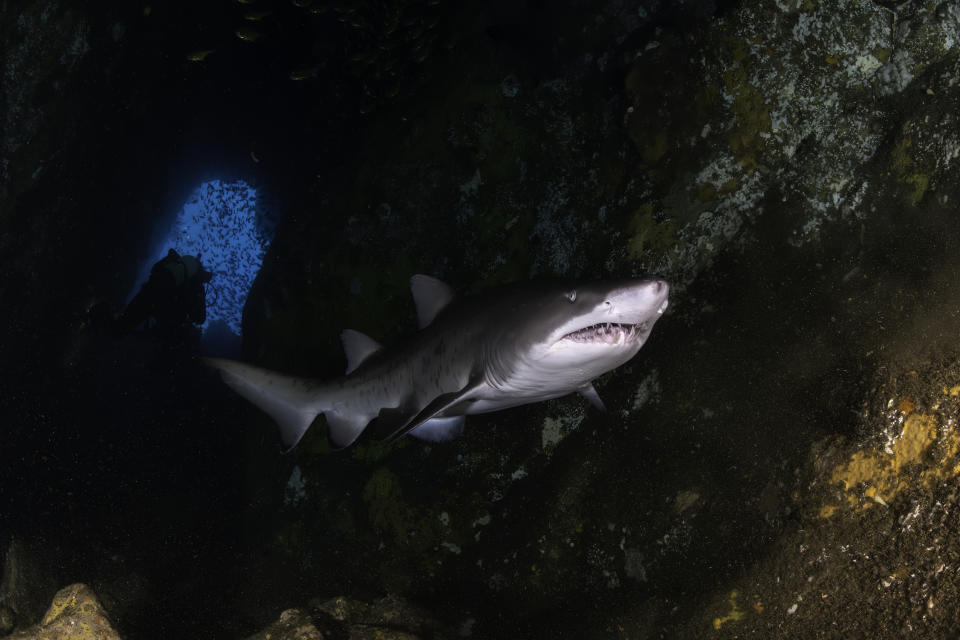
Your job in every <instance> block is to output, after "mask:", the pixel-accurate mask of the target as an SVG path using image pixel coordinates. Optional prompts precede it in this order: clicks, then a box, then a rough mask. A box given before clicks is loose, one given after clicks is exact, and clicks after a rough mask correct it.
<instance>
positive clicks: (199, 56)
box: [186, 49, 216, 62]
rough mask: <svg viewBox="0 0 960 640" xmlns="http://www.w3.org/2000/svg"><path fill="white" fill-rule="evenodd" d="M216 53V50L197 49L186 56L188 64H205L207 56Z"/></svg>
mask: <svg viewBox="0 0 960 640" xmlns="http://www.w3.org/2000/svg"><path fill="white" fill-rule="evenodd" d="M214 51H216V49H197V50H196V51H191V52H190V53H188V54H187V55H186V59H187V62H203V61H204V60H206V59H207V56H208V55H210V54H211V53H213V52H214Z"/></svg>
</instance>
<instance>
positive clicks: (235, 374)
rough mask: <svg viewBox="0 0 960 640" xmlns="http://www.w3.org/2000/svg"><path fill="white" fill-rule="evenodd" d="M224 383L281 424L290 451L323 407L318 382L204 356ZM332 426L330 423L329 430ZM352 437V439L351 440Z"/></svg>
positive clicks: (285, 448) (282, 438) (283, 439)
mask: <svg viewBox="0 0 960 640" xmlns="http://www.w3.org/2000/svg"><path fill="white" fill-rule="evenodd" d="M204 361H205V362H206V363H207V364H208V365H210V366H211V367H213V368H214V369H217V370H218V371H219V372H220V376H221V377H222V378H223V381H224V382H226V383H227V385H228V386H229V387H230V388H231V389H233V390H234V391H236V392H237V393H239V394H240V395H241V396H243V397H244V398H246V399H247V400H249V401H250V402H252V403H253V404H255V405H257V406H258V407H260V409H262V410H263V411H265V412H266V413H268V414H269V415H270V417H271V418H273V419H274V421H276V423H277V424H278V425H279V426H280V442H281V443H282V444H283V449H284V451H289V450H290V449H292V448H293V447H295V446H296V444H297V443H298V442H300V438H302V437H303V434H304V433H306V431H307V429H308V428H309V427H310V424H311V423H312V422H313V420H314V418H316V417H317V414H318V413H320V412H321V411H323V409H324V408H325V407H324V406H323V400H322V394H321V393H320V385H319V384H318V383H317V382H315V381H313V380H309V379H306V378H297V377H294V376H287V375H283V374H280V373H275V372H273V371H268V370H267V369H262V368H260V367H254V366H252V365H249V364H243V363H242V362H236V361H235V360H226V359H224V358H204ZM332 431H333V428H332V426H331V432H332ZM352 441H353V440H351V442H352Z"/></svg>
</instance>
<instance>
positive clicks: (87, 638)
mask: <svg viewBox="0 0 960 640" xmlns="http://www.w3.org/2000/svg"><path fill="white" fill-rule="evenodd" d="M8 637H9V638H11V640H120V635H119V634H118V633H117V632H116V631H115V630H114V629H113V627H112V626H111V622H110V619H109V617H108V616H107V612H106V611H105V610H104V608H103V607H102V606H101V605H100V601H99V600H98V599H97V596H96V594H94V593H93V591H92V590H91V589H90V588H89V587H88V586H86V585H83V584H73V585H70V586H69V587H64V588H63V589H61V590H60V591H58V592H57V594H56V595H55V596H54V598H53V602H52V603H51V604H50V608H49V609H47V612H46V613H45V614H44V616H43V620H41V621H40V623H39V624H37V625H34V626H32V627H30V628H27V629H24V630H22V631H17V632H15V633H13V634H12V635H10V636H8Z"/></svg>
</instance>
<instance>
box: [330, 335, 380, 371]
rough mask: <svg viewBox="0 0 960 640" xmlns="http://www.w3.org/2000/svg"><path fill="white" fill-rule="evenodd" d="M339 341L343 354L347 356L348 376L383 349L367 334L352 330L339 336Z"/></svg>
mask: <svg viewBox="0 0 960 640" xmlns="http://www.w3.org/2000/svg"><path fill="white" fill-rule="evenodd" d="M340 341H341V342H343V352H344V353H345V354H346V355H347V373H348V374H349V373H353V370H354V369H356V368H357V367H359V366H360V365H361V364H363V361H364V360H366V359H367V358H369V357H370V356H372V355H373V354H375V353H376V352H377V351H380V349H382V348H383V345H381V344H380V343H379V342H377V341H376V340H374V339H373V338H371V337H370V336H368V335H367V334H365V333H360V332H359V331H354V330H353V329H345V330H344V331H343V332H342V333H341V334H340Z"/></svg>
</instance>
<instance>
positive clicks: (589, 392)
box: [577, 382, 607, 412]
mask: <svg viewBox="0 0 960 640" xmlns="http://www.w3.org/2000/svg"><path fill="white" fill-rule="evenodd" d="M577 393H579V394H580V395H582V396H583V397H584V398H586V399H587V400H589V401H590V404H592V405H593V406H594V407H596V408H597V410H599V411H603V412H606V411H607V407H606V406H604V404H603V400H601V399H600V394H599V393H597V390H596V389H594V388H593V383H592V382H588V383H587V384H585V385H583V386H582V387H580V388H579V389H577Z"/></svg>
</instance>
